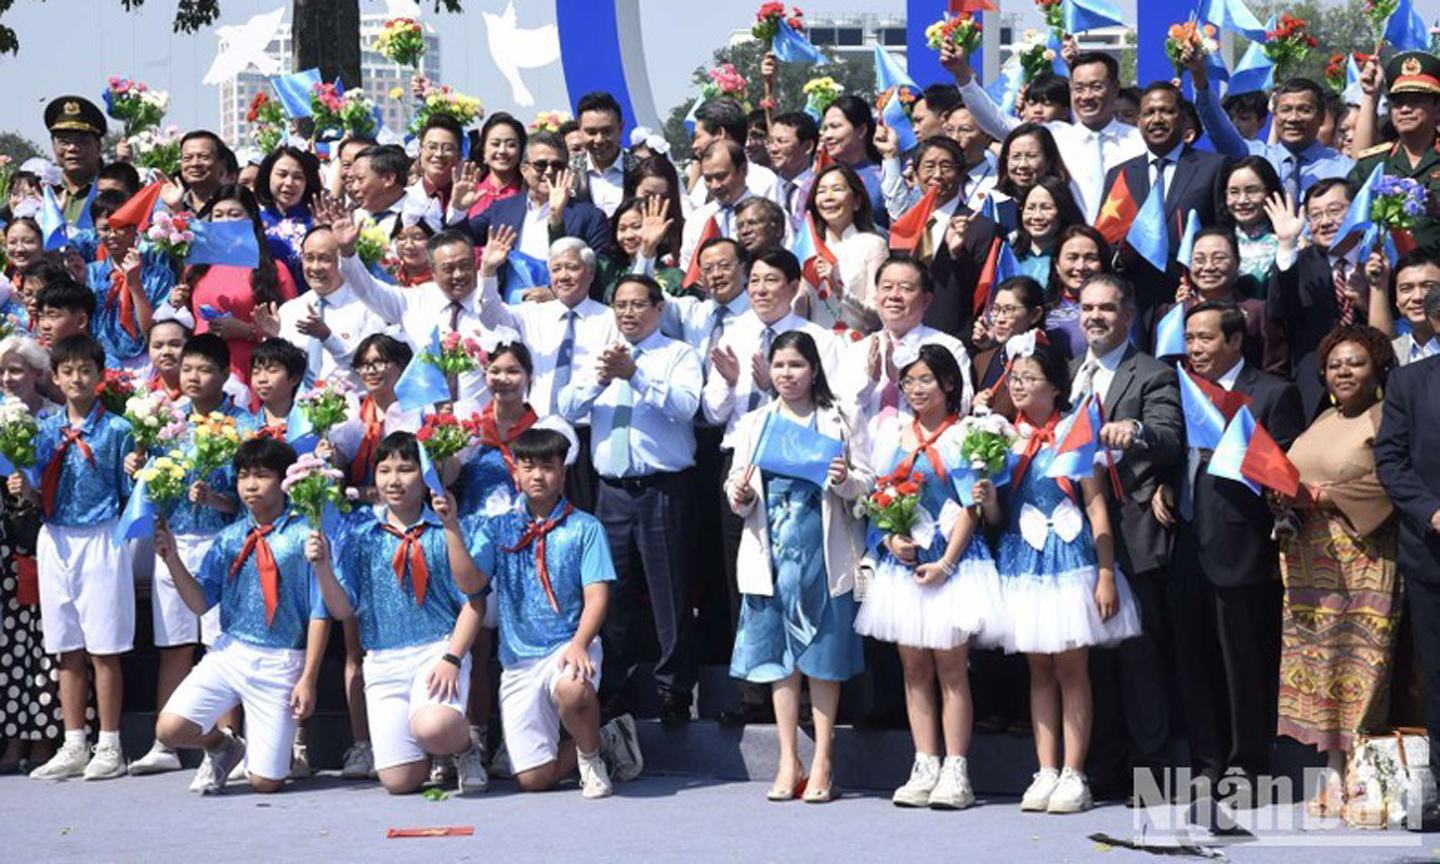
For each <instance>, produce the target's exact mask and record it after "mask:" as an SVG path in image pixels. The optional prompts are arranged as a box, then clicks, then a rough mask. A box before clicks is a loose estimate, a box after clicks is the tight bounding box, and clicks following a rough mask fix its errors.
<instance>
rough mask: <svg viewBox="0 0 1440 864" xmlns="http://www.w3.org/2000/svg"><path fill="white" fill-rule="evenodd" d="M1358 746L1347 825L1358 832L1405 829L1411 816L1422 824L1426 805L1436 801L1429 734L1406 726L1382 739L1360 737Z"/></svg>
mask: <svg viewBox="0 0 1440 864" xmlns="http://www.w3.org/2000/svg"><path fill="white" fill-rule="evenodd" d="M1355 740H1356V745H1355V750H1354V752H1352V753H1351V754H1350V765H1349V772H1348V776H1349V777H1350V789H1349V796H1348V799H1349V800H1348V801H1347V802H1346V804H1345V823H1346V824H1347V825H1349V826H1350V827H1352V828H1403V827H1406V824H1407V817H1408V816H1409V814H1410V813H1412V812H1413V813H1414V814H1415V815H1416V818H1417V819H1418V818H1419V813H1420V809H1421V807H1423V806H1424V804H1425V802H1427V801H1432V800H1434V799H1435V778H1434V777H1433V776H1431V773H1430V739H1429V738H1428V737H1427V736H1426V734H1425V730H1424V729H1420V728H1416V727H1411V726H1402V727H1399V728H1396V729H1393V730H1391V731H1390V732H1387V733H1385V734H1382V735H1367V734H1365V733H1360V734H1358V735H1357V736H1356V739H1355ZM1415 827H1417V828H1418V826H1415Z"/></svg>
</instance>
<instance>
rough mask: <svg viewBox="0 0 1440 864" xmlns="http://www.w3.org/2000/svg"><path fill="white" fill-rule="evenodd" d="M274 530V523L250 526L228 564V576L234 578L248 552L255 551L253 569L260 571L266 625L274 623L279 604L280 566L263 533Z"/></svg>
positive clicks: (248, 555) (248, 554)
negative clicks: (235, 554) (238, 550)
mask: <svg viewBox="0 0 1440 864" xmlns="http://www.w3.org/2000/svg"><path fill="white" fill-rule="evenodd" d="M274 530H275V525H274V523H271V524H269V525H255V526H252V527H251V528H250V533H249V534H246V535H245V545H244V546H242V547H240V554H239V555H237V556H235V562H234V563H233V564H231V565H230V578H231V579H234V578H235V574H237V573H239V572H240V568H241V567H243V566H245V559H247V558H249V557H250V553H252V552H253V553H255V569H257V570H259V571H260V594H261V595H262V596H263V597H264V598H265V626H266V627H269V626H270V625H272V624H274V623H275V610H276V608H277V607H279V605H280V567H279V566H278V565H277V564H276V563H275V553H274V551H273V550H271V548H270V541H268V540H266V539H265V535H266V534H269V533H270V532H271V531H274Z"/></svg>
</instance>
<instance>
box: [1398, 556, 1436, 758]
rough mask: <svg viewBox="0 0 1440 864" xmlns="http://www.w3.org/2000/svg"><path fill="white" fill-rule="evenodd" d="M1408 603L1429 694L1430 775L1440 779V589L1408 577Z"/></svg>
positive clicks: (1423, 679) (1426, 717)
mask: <svg viewBox="0 0 1440 864" xmlns="http://www.w3.org/2000/svg"><path fill="white" fill-rule="evenodd" d="M1405 599H1406V600H1408V601H1409V604H1410V610H1409V611H1410V625H1411V627H1410V629H1411V632H1412V633H1414V634H1415V647H1417V648H1418V649H1420V675H1421V680H1422V682H1423V686H1422V688H1421V689H1422V690H1423V691H1424V693H1425V728H1426V729H1427V730H1429V732H1430V741H1431V744H1430V773H1432V774H1433V775H1434V776H1435V777H1437V778H1440V585H1436V584H1435V583H1434V582H1422V581H1420V580H1419V579H1416V578H1414V575H1413V574H1409V573H1407V574H1405Z"/></svg>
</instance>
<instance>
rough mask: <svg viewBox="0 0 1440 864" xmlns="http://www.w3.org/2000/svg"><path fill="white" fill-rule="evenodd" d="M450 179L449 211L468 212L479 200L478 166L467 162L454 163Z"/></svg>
mask: <svg viewBox="0 0 1440 864" xmlns="http://www.w3.org/2000/svg"><path fill="white" fill-rule="evenodd" d="M450 179H451V186H450V209H452V210H459V211H460V212H462V213H464V212H467V211H469V209H470V208H471V207H474V206H475V203H476V202H477V201H479V200H480V166H479V165H476V164H475V163H474V162H468V161H462V162H459V163H456V165H455V170H454V171H453V172H451V175H450Z"/></svg>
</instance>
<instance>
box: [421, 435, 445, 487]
mask: <svg viewBox="0 0 1440 864" xmlns="http://www.w3.org/2000/svg"><path fill="white" fill-rule="evenodd" d="M420 476H421V477H423V478H425V485H426V486H429V487H430V491H431V492H434V493H435V494H436V495H439V496H440V497H442V498H443V497H445V484H444V483H441V482H440V472H439V471H436V470H435V463H434V462H433V461H431V459H430V451H429V450H428V449H426V447H425V445H424V444H421V445H420Z"/></svg>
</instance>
